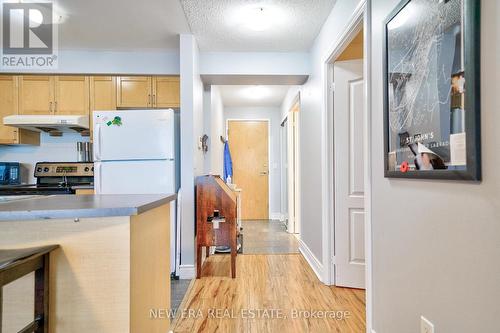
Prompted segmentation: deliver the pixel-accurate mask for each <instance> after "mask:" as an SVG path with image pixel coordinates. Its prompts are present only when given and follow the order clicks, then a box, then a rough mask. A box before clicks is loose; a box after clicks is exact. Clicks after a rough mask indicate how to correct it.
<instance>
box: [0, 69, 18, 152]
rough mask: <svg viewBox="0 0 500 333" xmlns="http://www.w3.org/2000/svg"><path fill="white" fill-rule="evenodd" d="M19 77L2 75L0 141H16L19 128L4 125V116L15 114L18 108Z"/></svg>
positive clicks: (6, 142) (0, 77) (5, 142)
mask: <svg viewBox="0 0 500 333" xmlns="http://www.w3.org/2000/svg"><path fill="white" fill-rule="evenodd" d="M17 105H18V104H17V77H15V76H10V75H2V76H0V118H1V119H0V123H1V124H2V125H1V126H0V143H3V144H9V143H15V141H16V139H17V129H16V128H14V127H10V126H4V125H3V117H6V116H10V115H15V114H17V113H18V109H17Z"/></svg>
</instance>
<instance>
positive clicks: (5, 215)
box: [0, 194, 176, 245]
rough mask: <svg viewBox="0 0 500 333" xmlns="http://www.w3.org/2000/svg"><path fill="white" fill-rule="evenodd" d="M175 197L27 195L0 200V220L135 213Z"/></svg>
mask: <svg viewBox="0 0 500 333" xmlns="http://www.w3.org/2000/svg"><path fill="white" fill-rule="evenodd" d="M17 198H19V197H17ZM175 198H176V195H175V194H172V195H139V194H130V195H127V194H120V195H110V194H108V195H51V196H35V197H33V196H31V197H28V198H26V199H18V200H13V201H8V202H5V203H1V204H0V223H1V222H2V221H13V220H19V221H23V220H37V219H64V218H83V217H110V216H131V215H139V214H142V213H144V212H146V211H148V210H151V209H153V208H156V207H158V206H161V205H163V204H166V203H168V202H170V201H172V200H175ZM0 245H1V244H0Z"/></svg>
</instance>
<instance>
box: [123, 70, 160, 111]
mask: <svg viewBox="0 0 500 333" xmlns="http://www.w3.org/2000/svg"><path fill="white" fill-rule="evenodd" d="M116 88H117V89H116V106H117V107H119V108H148V107H151V106H152V97H153V96H152V94H151V90H152V89H151V88H152V87H151V77H150V76H118V77H117V78H116Z"/></svg>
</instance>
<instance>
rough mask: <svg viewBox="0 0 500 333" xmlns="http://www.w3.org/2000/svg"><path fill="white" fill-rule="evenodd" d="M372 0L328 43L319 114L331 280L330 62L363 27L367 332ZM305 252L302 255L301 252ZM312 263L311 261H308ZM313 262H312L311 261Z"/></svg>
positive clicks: (369, 310)
mask: <svg viewBox="0 0 500 333" xmlns="http://www.w3.org/2000/svg"><path fill="white" fill-rule="evenodd" d="M371 2H372V1H371V0H361V1H360V2H359V4H358V6H357V7H356V8H355V9H354V11H353V13H352V15H351V17H350V18H349V20H348V23H347V24H346V26H345V28H344V30H343V31H342V32H341V33H340V34H339V36H338V38H336V39H335V40H336V42H335V43H334V44H333V45H331V47H330V49H329V52H328V53H327V54H326V57H325V58H324V59H323V64H324V77H325V78H326V81H325V82H324V91H325V100H324V103H325V108H324V111H323V114H322V119H323V128H322V132H323V133H322V149H323V153H322V165H323V166H324V167H323V171H322V175H323V179H325V180H326V181H325V182H323V186H322V202H323V210H322V222H323V223H322V231H323V264H322V266H323V270H324V277H325V278H324V283H325V284H334V282H335V281H334V278H335V277H334V274H333V273H334V272H333V268H332V265H331V262H330V258H331V257H332V255H333V254H334V244H333V242H334V238H333V237H334V232H333V221H334V220H333V195H334V188H333V186H334V185H333V184H334V179H333V178H332V177H333V176H332V175H333V148H334V147H333V145H332V144H331V143H332V142H333V139H332V136H331V134H332V133H333V132H332V131H333V126H332V125H333V122H332V119H331V116H330V117H329V111H330V110H331V106H332V101H333V98H332V97H331V96H333V95H332V94H331V93H330V87H329V86H330V83H331V80H330V78H331V77H332V73H331V72H330V70H331V66H330V64H331V63H332V62H333V61H334V60H335V59H336V58H337V56H338V55H339V54H340V53H341V52H342V51H343V50H344V48H345V47H346V46H347V45H348V44H349V43H350V41H351V39H352V38H353V37H354V36H355V34H356V33H357V32H358V31H359V30H361V27H363V29H364V30H363V31H364V36H367V38H365V39H364V40H365V43H364V50H363V51H364V52H363V53H364V55H365V56H364V59H363V67H364V70H363V71H364V81H365V82H364V85H365V87H364V91H365V110H364V113H365V116H366V123H365V128H364V132H365V133H364V135H365V138H364V144H365V152H364V160H365V165H364V169H365V174H364V175H365V259H366V270H365V279H366V332H367V333H375V331H373V329H372V327H373V275H372V269H373V268H372V221H371V209H372V205H371V202H372V193H371V184H372V165H371V151H372V147H371V123H372V119H371V111H370V110H371V100H372V99H371V38H370V36H371V25H372V22H371ZM304 256H305V255H304ZM310 264H311V263H310ZM311 266H312V264H311Z"/></svg>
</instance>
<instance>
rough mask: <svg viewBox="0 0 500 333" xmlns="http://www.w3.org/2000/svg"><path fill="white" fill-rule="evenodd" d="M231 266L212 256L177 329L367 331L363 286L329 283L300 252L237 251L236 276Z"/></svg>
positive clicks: (191, 292)
mask: <svg viewBox="0 0 500 333" xmlns="http://www.w3.org/2000/svg"><path fill="white" fill-rule="evenodd" d="M229 266H230V265H229V256H221V255H214V256H210V258H209V259H208V261H207V262H206V263H205V266H204V269H203V274H202V278H201V279H199V280H194V281H193V282H192V284H191V286H190V289H189V290H188V293H187V296H186V298H185V299H184V301H183V303H182V304H181V306H180V311H179V312H178V313H177V319H176V320H174V321H173V323H172V329H173V332H177V333H188V332H189V333H191V332H249V333H250V332H256V333H257V332H287V333H288V332H318V333H322V332H345V333H348V332H353V333H358V332H364V331H365V314H364V313H365V292H364V291H363V290H357V289H346V288H335V287H329V286H325V285H324V284H322V283H321V282H320V281H319V280H318V278H317V277H316V275H315V274H314V272H313V271H312V270H311V268H310V267H309V265H308V264H307V263H306V261H305V260H304V258H303V257H302V255H300V254H288V255H278V254H276V255H239V256H238V258H237V267H238V271H237V277H236V279H231V278H230V277H229V276H230V274H229ZM301 311H302V312H301ZM325 317H326V318H325Z"/></svg>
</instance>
